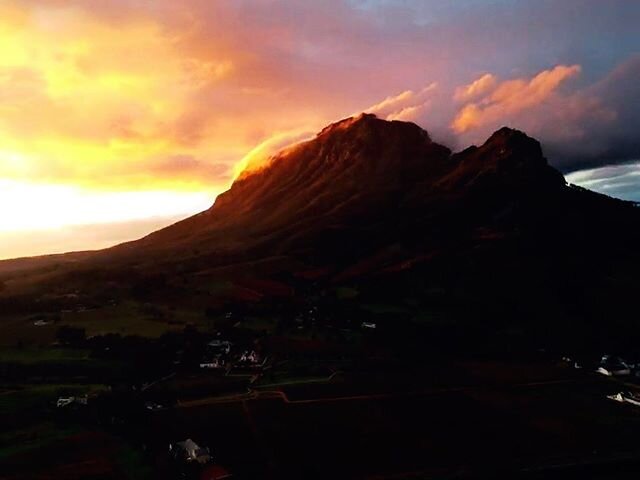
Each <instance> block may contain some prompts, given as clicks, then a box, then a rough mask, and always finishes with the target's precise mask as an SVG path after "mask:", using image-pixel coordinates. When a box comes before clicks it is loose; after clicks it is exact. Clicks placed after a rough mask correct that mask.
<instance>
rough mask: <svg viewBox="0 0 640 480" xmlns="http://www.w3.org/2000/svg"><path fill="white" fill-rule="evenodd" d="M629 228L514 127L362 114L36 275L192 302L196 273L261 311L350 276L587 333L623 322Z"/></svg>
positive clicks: (48, 282) (629, 271) (380, 295)
mask: <svg viewBox="0 0 640 480" xmlns="http://www.w3.org/2000/svg"><path fill="white" fill-rule="evenodd" d="M639 241H640V211H639V210H638V209H637V208H636V207H635V206H634V205H633V204H631V203H629V202H623V201H619V200H615V199H611V198H608V197H606V196H603V195H599V194H596V193H593V192H589V191H587V190H584V189H581V188H578V187H575V186H570V185H567V184H566V182H565V180H564V178H563V176H562V175H561V174H560V173H559V172H558V171H556V170H555V169H553V168H552V167H551V166H549V165H548V163H547V160H546V159H545V158H544V156H543V153H542V149H541V146H540V144H539V143H538V142H537V141H536V140H534V139H532V138H530V137H528V136H527V135H525V134H524V133H522V132H519V131H517V130H512V129H508V128H502V129H500V130H499V131H497V132H496V133H494V134H493V135H492V136H491V137H490V138H489V139H488V140H487V141H486V142H485V143H484V144H483V145H481V146H479V147H475V146H474V147H469V148H467V149H466V150H464V151H462V152H459V153H456V154H452V153H451V152H450V150H449V149H447V148H446V147H443V146H441V145H438V144H436V143H434V142H433V141H432V140H431V139H430V137H429V135H428V133H427V132H425V131H424V130H422V129H421V128H420V127H418V126H417V125H415V124H412V123H407V122H398V121H393V122H389V121H384V120H380V119H378V118H376V117H375V116H373V115H360V116H358V117H354V118H349V119H346V120H342V121H340V122H337V123H335V124H333V125H330V126H328V127H327V128H325V129H324V130H322V131H321V132H320V133H319V134H318V135H317V136H316V137H315V138H313V139H311V140H309V141H307V142H304V143H301V144H299V145H297V146H295V147H292V148H289V149H287V150H285V151H283V152H281V153H279V154H277V155H276V156H275V157H274V158H273V159H272V161H271V162H270V163H269V165H267V166H266V167H264V168H262V169H260V170H257V171H253V172H246V173H245V174H244V175H242V176H241V177H240V178H239V179H238V180H236V181H235V182H234V184H233V185H232V187H231V188H230V189H229V190H228V191H227V192H225V193H223V194H221V195H220V196H219V197H218V198H217V200H216V202H215V204H214V205H213V206H212V207H211V208H210V209H209V210H207V211H205V212H203V213H201V214H198V215H195V216H193V217H191V218H189V219H186V220H184V221H182V222H179V223H177V224H175V225H172V226H170V227H168V228H165V229H163V230H160V231H158V232H155V233H153V234H151V235H149V236H147V237H145V238H143V239H141V240H138V241H135V242H130V243H127V244H124V245H120V246H117V247H114V248H112V249H108V250H104V251H101V252H97V253H95V254H92V255H91V256H90V257H89V258H88V259H84V260H82V261H79V262H76V263H74V264H73V265H72V266H71V267H69V266H62V267H61V268H60V269H58V270H54V271H47V272H46V275H43V277H42V280H38V282H39V283H38V282H36V284H37V288H39V289H43V288H46V289H48V290H49V291H69V290H71V289H78V290H86V291H90V292H93V293H92V294H95V295H102V296H105V295H106V293H105V291H107V288H106V287H105V286H108V289H109V290H108V291H112V292H115V293H112V294H110V295H116V296H117V295H119V296H123V297H126V296H127V295H131V294H133V295H137V296H141V297H140V298H142V299H143V300H144V301H153V302H174V303H182V304H187V305H190V306H202V307H203V308H204V306H206V305H210V304H216V302H218V300H219V299H218V300H217V299H216V295H217V294H216V293H215V292H214V291H213V290H210V289H209V288H208V287H207V285H211V284H215V282H220V281H223V282H234V284H236V285H243V286H244V287H243V288H244V290H243V291H244V292H245V293H246V291H247V288H248V287H247V288H245V287H246V286H247V285H249V284H250V285H251V287H250V288H249V289H248V290H250V292H251V293H250V295H249V297H250V298H252V299H253V300H252V301H255V300H256V299H263V300H264V301H266V302H267V304H266V307H265V308H267V309H268V308H271V307H270V306H269V304H268V299H269V298H270V296H271V295H272V293H273V292H274V291H280V292H282V291H290V292H294V293H293V294H294V295H295V296H298V297H300V296H302V297H304V298H318V295H321V296H324V295H326V294H327V292H330V291H333V289H335V288H336V287H338V286H340V285H350V286H354V285H356V286H357V290H358V291H359V292H360V296H359V297H358V298H359V301H360V302H364V303H380V302H382V303H385V304H387V305H393V306H394V308H396V307H397V308H400V309H401V310H403V311H406V312H408V314H409V315H411V316H413V317H414V318H422V316H424V312H426V311H432V309H433V308H437V309H440V310H443V311H447V312H453V311H455V312H457V313H455V314H452V315H453V316H454V317H456V318H457V319H461V318H462V319H463V321H464V322H466V323H468V322H469V321H470V320H471V316H469V314H468V313H462V312H463V311H464V312H470V311H472V312H474V313H473V318H476V317H477V319H478V321H477V322H475V325H476V326H477V325H489V323H491V322H496V321H497V322H498V324H499V325H500V328H506V327H505V325H512V326H513V325H515V324H518V325H528V326H534V330H536V331H537V332H538V333H539V334H540V332H545V334H549V335H550V334H551V333H550V332H560V331H562V332H563V335H564V336H565V337H566V336H570V335H571V332H572V331H573V329H574V328H576V327H575V326H576V325H579V328H580V329H583V330H585V331H586V330H590V331H591V332H592V333H593V336H594V337H597V336H601V335H602V332H603V331H607V332H608V331H609V329H614V330H616V331H619V332H625V334H629V332H635V329H636V326H635V322H633V321H630V320H629V319H628V316H627V315H626V314H625V312H626V311H628V309H629V308H631V307H633V306H634V302H633V299H634V298H635V295H634V293H633V292H634V289H635V275H636V274H635V272H636V271H637V267H639V266H640V248H639V247H638V245H640V243H639ZM23 277H24V274H23ZM274 280H277V282H278V283H277V285H276V284H274V283H273V281H274ZM212 282H213V283H212ZM261 282H262V283H261ZM269 282H271V283H269ZM7 283H8V284H9V286H10V287H11V282H7ZM7 291H8V292H9V293H7ZM132 292H133V293H132ZM434 292H439V293H437V294H436V293H434ZM10 294H11V288H8V289H6V290H5V296H6V295H10ZM0 295H2V294H0ZM249 297H247V295H244V297H242V298H245V299H246V298H249ZM238 298H239V297H238ZM323 298H328V297H323ZM224 301H225V302H226V301H233V300H229V299H228V298H227V299H226V300H224ZM236 301H239V302H244V300H238V299H236ZM305 301H306V300H305ZM197 308H200V307H197ZM332 308H333V309H334V310H338V309H339V307H336V306H335V305H334V306H333V307H332ZM496 319H499V321H498V320H496ZM514 319H517V320H514ZM466 323H465V324H466ZM467 327H468V325H467ZM492 328H498V327H496V325H494V326H493V327H492ZM509 328H511V327H509ZM528 328H529V327H528ZM469 331H471V330H469ZM635 333H640V332H635Z"/></svg>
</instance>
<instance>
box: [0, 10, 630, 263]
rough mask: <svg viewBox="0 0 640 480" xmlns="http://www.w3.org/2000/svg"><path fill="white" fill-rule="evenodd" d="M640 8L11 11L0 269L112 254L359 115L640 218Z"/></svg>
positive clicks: (3, 40)
mask: <svg viewBox="0 0 640 480" xmlns="http://www.w3.org/2000/svg"><path fill="white" fill-rule="evenodd" d="M639 24H640V2H635V1H631V0H607V1H606V2H605V1H602V0H562V1H560V0H555V1H551V0H484V1H483V0H457V1H455V2H452V1H450V0H422V1H418V0H396V1H391V0H324V1H322V2H301V1H299V0H283V1H275V0H254V1H248V0H216V1H215V2H214V1H210V0H181V1H179V2H176V1H173V0H110V1H109V2H105V1H99V0H64V1H63V0H3V1H2V2H0V53H1V55H0V258H11V257H17V256H25V255H36V254H43V253H54V252H64V251H70V250H85V249H95V248H103V247H105V246H108V245H112V244H115V243H119V242H122V241H125V240H129V239H132V238H137V237H140V236H142V235H144V234H146V233H149V232H150V231H152V230H154V229H156V228H159V227H161V226H164V225H167V224H170V223H172V222H174V221H175V220H176V219H178V218H181V217H184V216H187V215H189V214H192V213H196V212H198V211H201V210H204V209H206V208H208V207H209V206H210V205H211V204H212V203H213V201H214V199H215V197H216V195H217V194H218V193H220V192H222V191H224V190H226V189H227V188H228V187H229V185H230V183H231V182H232V181H233V179H234V178H235V177H236V176H237V175H238V174H239V172H240V171H241V169H242V167H243V166H244V165H247V164H251V163H252V162H253V161H254V160H255V159H256V158H262V157H264V156H268V155H269V154H270V153H272V152H274V151H275V150H277V149H278V148H282V147H284V146H286V145H288V144H291V143H292V142H294V141H297V140H300V139H303V138H306V137H307V136H309V135H311V134H312V133H313V132H316V131H318V130H319V129H321V128H322V127H323V126H325V125H326V124H328V123H331V122H333V121H336V120H338V119H340V118H344V117H346V116H349V115H352V114H355V113H359V112H362V111H367V112H372V113H376V114H377V115H378V116H380V117H382V118H387V119H399V120H406V121H413V122H416V123H417V124H419V125H420V126H422V127H423V128H425V129H427V130H428V131H429V132H430V133H431V135H432V137H433V138H434V139H435V140H436V141H439V142H441V143H445V144H446V145H448V146H449V147H451V148H452V149H454V150H457V149H462V148H464V147H466V146H468V145H470V144H473V143H476V144H477V143H480V142H482V141H483V140H485V139H486V138H487V137H488V136H489V134H490V133H491V132H493V131H494V130H496V129H498V128H499V127H501V126H503V125H508V126H511V127H514V128H519V129H521V130H524V131H526V132H527V133H528V134H529V135H531V136H534V137H536V138H538V139H539V140H540V141H541V142H542V144H543V148H544V151H545V154H546V156H547V157H548V159H549V161H550V163H551V164H553V165H554V166H556V167H557V168H559V169H560V170H561V171H562V172H563V173H565V174H566V175H567V178H568V179H569V181H571V182H573V183H579V184H582V185H584V186H586V187H588V188H593V189H596V190H599V191H602V192H605V193H607V194H610V195H613V196H618V197H621V198H627V199H634V200H640V133H639V131H638V129H637V125H638V124H639V122H640V109H639V108H638V105H639V104H640V82H639V81H638V79H639V78H640V29H639V28H638V25H639Z"/></svg>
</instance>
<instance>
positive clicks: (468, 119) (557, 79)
mask: <svg viewBox="0 0 640 480" xmlns="http://www.w3.org/2000/svg"><path fill="white" fill-rule="evenodd" d="M581 70H582V69H581V67H580V66H579V65H571V66H567V65H558V66H556V67H554V68H552V69H550V70H543V71H542V72H540V73H538V74H537V75H535V76H534V77H533V78H531V79H524V78H519V79H515V80H507V81H504V82H501V83H496V81H495V77H493V76H491V77H490V78H491V79H490V80H487V78H488V77H487V76H486V75H485V76H483V77H481V78H480V79H478V80H476V81H475V82H473V83H472V84H471V85H470V86H468V87H467V88H466V89H463V92H465V94H469V95H472V96H474V95H477V94H478V91H479V90H484V91H485V92H486V91H487V90H489V91H490V93H489V94H488V95H487V96H484V97H482V98H481V99H480V100H479V101H477V102H473V103H468V104H466V105H465V106H464V107H463V108H462V109H461V110H460V112H459V113H458V115H457V116H456V118H455V119H454V120H453V123H452V128H453V129H454V130H455V131H456V132H457V133H464V132H466V131H468V130H471V129H476V128H478V127H481V126H484V125H495V124H496V123H497V122H503V123H505V122H506V121H508V119H509V118H510V117H511V116H513V115H515V114H520V113H521V112H523V111H526V110H529V109H531V108H533V107H536V106H538V105H540V104H541V103H542V102H545V101H547V100H549V98H550V97H552V96H553V95H554V94H555V92H556V90H557V89H558V87H560V85H562V84H563V83H564V82H565V81H566V80H568V79H570V78H572V77H575V76H576V75H578V74H579V73H580V71H581ZM491 83H493V88H491V85H490V84H491ZM463 97H464V94H463Z"/></svg>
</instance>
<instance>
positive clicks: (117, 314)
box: [0, 301, 211, 347]
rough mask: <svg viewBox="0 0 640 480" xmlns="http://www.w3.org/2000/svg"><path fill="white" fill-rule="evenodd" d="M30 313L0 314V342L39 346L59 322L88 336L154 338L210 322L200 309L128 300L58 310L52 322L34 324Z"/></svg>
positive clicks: (52, 335)
mask: <svg viewBox="0 0 640 480" xmlns="http://www.w3.org/2000/svg"><path fill="white" fill-rule="evenodd" d="M34 318H35V317H34V316H24V315H23V316H13V317H0V346H14V347H15V346H17V345H26V346H39V345H40V346H43V345H49V344H51V343H53V342H55V340H56V332H57V331H58V329H59V328H60V327H61V326H72V327H77V328H83V329H84V330H85V331H86V335H87V336H88V337H90V336H95V335H104V334H108V333H116V334H120V335H122V336H125V335H138V336H141V337H148V338H157V337H159V336H161V335H162V334H163V333H166V332H169V331H176V330H182V329H183V328H184V327H185V325H187V324H191V325H196V326H197V327H198V328H200V329H202V330H206V329H207V328H208V327H209V324H210V323H211V321H210V320H207V319H206V318H205V316H204V314H203V312H200V311H193V310H187V309H179V310H176V309H169V308H167V307H156V306H153V307H151V306H148V305H145V304H140V303H136V302H132V301H128V302H122V303H120V304H117V305H111V306H105V307H101V308H96V309H88V310H84V311H69V312H62V313H60V314H59V319H58V320H57V321H56V322H52V323H48V324H46V325H35V322H34Z"/></svg>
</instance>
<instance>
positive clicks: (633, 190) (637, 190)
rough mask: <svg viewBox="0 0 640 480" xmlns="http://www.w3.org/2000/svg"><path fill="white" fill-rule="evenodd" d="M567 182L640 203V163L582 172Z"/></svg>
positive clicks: (575, 174)
mask: <svg viewBox="0 0 640 480" xmlns="http://www.w3.org/2000/svg"><path fill="white" fill-rule="evenodd" d="M566 178H567V181H569V182H571V183H575V184H577V185H580V186H582V187H585V188H589V189H591V190H595V191H596V192H600V193H603V194H605V195H609V196H612V197H617V198H622V199H624V200H631V201H635V202H638V201H640V162H633V163H628V164H624V165H614V166H608V167H602V168H595V169H589V170H580V171H577V172H573V173H570V174H568V175H567V176H566Z"/></svg>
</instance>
